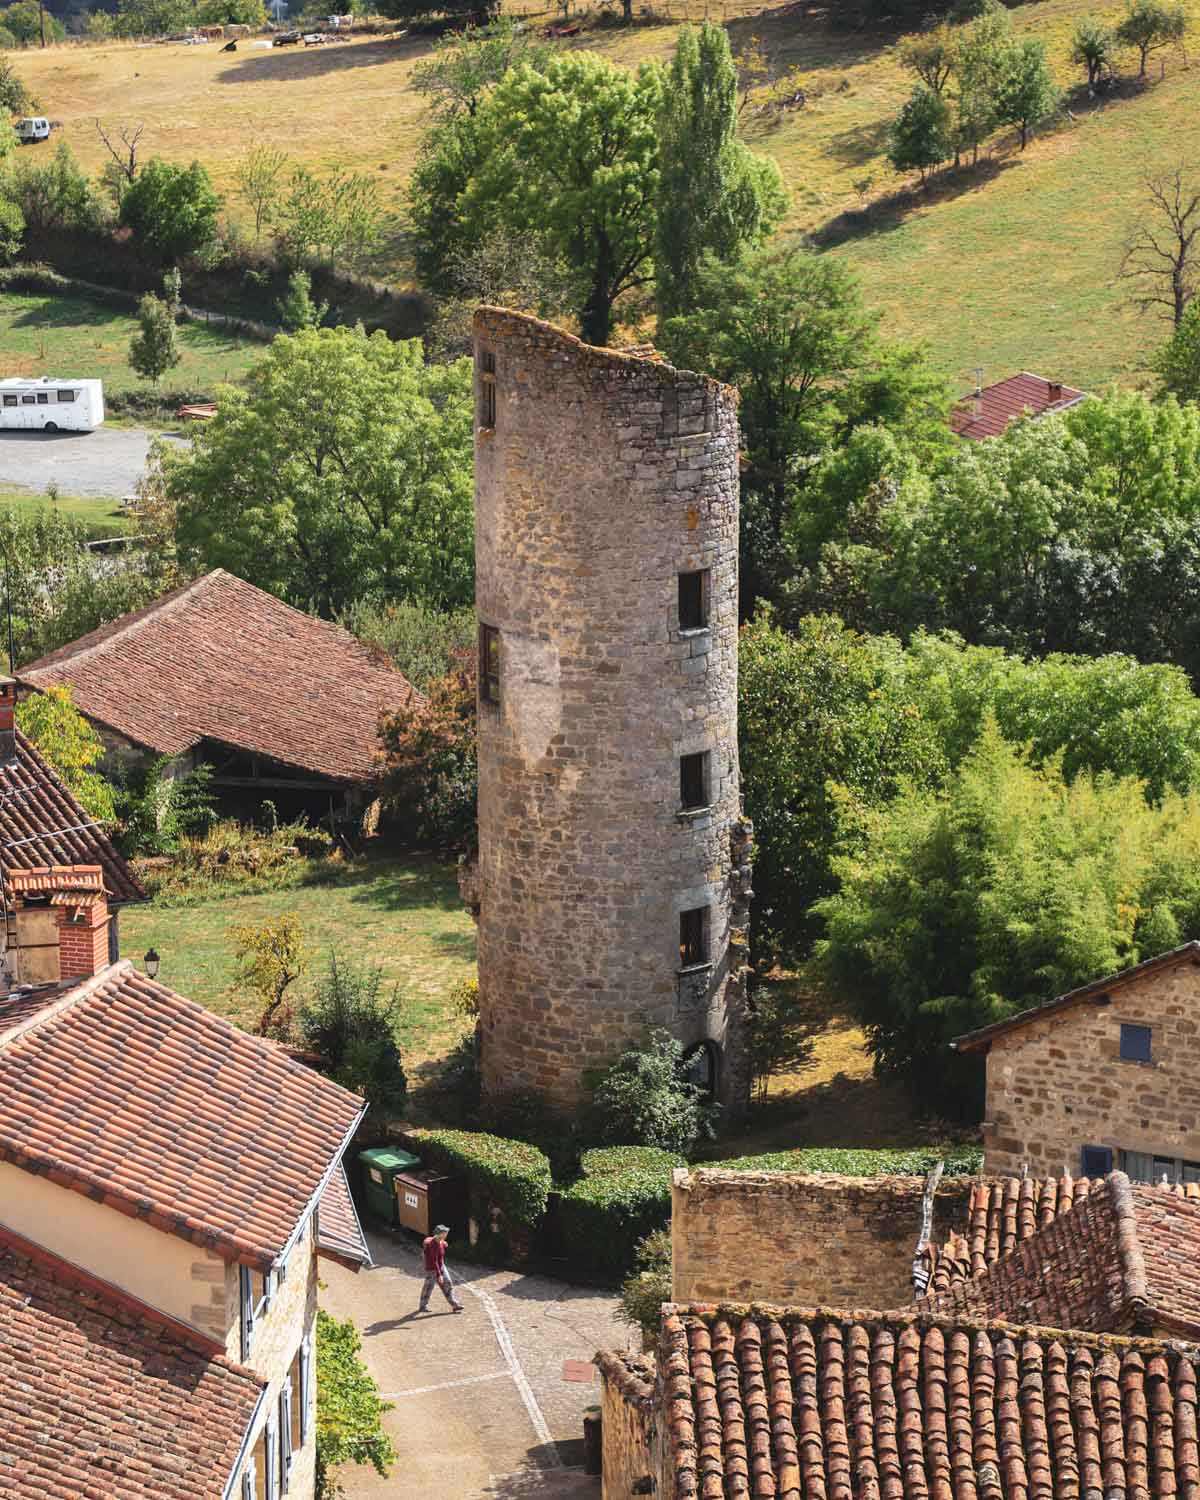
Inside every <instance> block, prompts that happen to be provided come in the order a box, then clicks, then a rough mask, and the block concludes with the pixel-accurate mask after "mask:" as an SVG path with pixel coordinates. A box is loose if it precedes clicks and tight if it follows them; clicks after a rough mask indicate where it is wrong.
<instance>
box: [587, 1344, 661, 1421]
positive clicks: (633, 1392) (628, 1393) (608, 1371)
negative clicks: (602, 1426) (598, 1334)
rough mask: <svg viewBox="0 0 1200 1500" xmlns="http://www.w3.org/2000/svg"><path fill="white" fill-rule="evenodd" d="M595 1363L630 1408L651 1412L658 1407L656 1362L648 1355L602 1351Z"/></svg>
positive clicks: (622, 1351)
mask: <svg viewBox="0 0 1200 1500" xmlns="http://www.w3.org/2000/svg"><path fill="white" fill-rule="evenodd" d="M592 1363H593V1364H594V1365H595V1366H596V1367H597V1369H598V1370H599V1371H600V1374H601V1376H602V1377H603V1378H604V1379H605V1380H606V1381H608V1383H609V1384H610V1385H611V1386H612V1387H613V1388H614V1389H615V1390H618V1391H620V1393H621V1395H622V1397H623V1398H624V1399H625V1400H626V1401H627V1402H628V1403H629V1404H630V1406H637V1407H640V1408H641V1409H642V1410H643V1411H650V1410H652V1409H653V1407H654V1406H655V1405H656V1404H657V1399H658V1397H657V1392H656V1391H655V1387H654V1362H653V1360H652V1359H650V1357H649V1356H648V1355H645V1354H629V1353H627V1352H625V1351H624V1350H621V1351H618V1352H614V1351H612V1350H610V1349H602V1350H601V1351H600V1352H599V1354H597V1355H596V1356H595V1357H594V1358H593V1360H592Z"/></svg>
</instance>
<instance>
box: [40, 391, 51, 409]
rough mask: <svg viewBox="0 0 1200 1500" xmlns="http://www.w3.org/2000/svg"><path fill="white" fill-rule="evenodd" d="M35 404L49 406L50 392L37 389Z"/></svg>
mask: <svg viewBox="0 0 1200 1500" xmlns="http://www.w3.org/2000/svg"><path fill="white" fill-rule="evenodd" d="M37 404H38V405H39V406H49V405H50V393H49V392H48V391H39V392H38V398H37Z"/></svg>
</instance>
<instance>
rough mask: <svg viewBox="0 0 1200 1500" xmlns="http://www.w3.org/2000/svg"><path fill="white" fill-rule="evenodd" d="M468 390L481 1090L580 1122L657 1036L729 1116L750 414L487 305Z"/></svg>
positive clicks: (736, 1038)
mask: <svg viewBox="0 0 1200 1500" xmlns="http://www.w3.org/2000/svg"><path fill="white" fill-rule="evenodd" d="M475 375H476V399H477V404H478V411H477V421H476V444H475V495H476V537H475V541H476V608H477V614H478V617H479V662H480V667H479V761H478V763H479V862H478V868H477V871H475V872H470V873H469V876H468V879H467V880H465V881H464V890H465V892H466V891H467V890H468V889H469V895H468V899H469V900H470V902H471V904H472V906H473V907H474V908H475V910H476V912H477V915H478V920H479V1010H480V1019H481V1033H480V1035H481V1040H482V1053H481V1060H482V1073H483V1085H484V1088H485V1090H486V1091H488V1092H489V1093H492V1094H496V1093H499V1092H503V1091H508V1090H528V1091H533V1092H536V1093H539V1094H541V1095H542V1096H543V1097H544V1098H545V1099H546V1100H547V1101H548V1102H549V1103H550V1104H551V1105H552V1106H554V1107H556V1108H558V1109H560V1110H563V1111H569V1110H570V1109H571V1108H572V1107H573V1106H574V1105H576V1104H577V1103H578V1102H579V1100H580V1098H581V1097H582V1096H583V1094H584V1092H585V1090H584V1075H585V1073H586V1072H587V1071H588V1070H589V1069H593V1068H597V1067H603V1066H604V1065H605V1064H606V1063H608V1062H611V1061H612V1060H613V1059H614V1058H615V1057H616V1056H617V1055H618V1054H619V1053H620V1052H621V1050H622V1049H623V1048H624V1047H626V1046H628V1045H630V1044H633V1043H636V1042H638V1041H640V1040H642V1039H643V1038H644V1036H645V1033H646V1030H647V1028H648V1027H661V1028H664V1029H666V1030H668V1031H670V1032H671V1033H672V1034H673V1035H674V1036H676V1037H677V1038H678V1039H679V1041H681V1042H682V1043H683V1044H684V1046H685V1047H686V1048H687V1049H688V1053H689V1057H690V1064H691V1069H692V1076H693V1078H694V1080H695V1081H696V1082H697V1083H698V1084H699V1085H700V1086H702V1087H703V1088H705V1089H706V1090H707V1091H708V1092H709V1093H710V1094H711V1095H715V1096H716V1097H718V1098H720V1099H721V1100H722V1101H723V1102H724V1104H725V1105H726V1107H727V1109H728V1110H733V1111H736V1109H737V1107H738V1106H739V1105H740V1104H741V1102H742V1101H743V1100H744V1099H745V1098H746V1097H747V1094H748V1087H749V1084H748V1076H747V1070H746V1065H745V1055H744V1054H745V1048H744V1041H743V1036H742V1030H743V1028H742V1017H743V1013H744V1001H745V981H746V935H745V930H746V923H747V920H748V906H749V897H750V868H749V862H748V851H749V847H750V829H749V826H748V824H746V823H745V822H744V821H743V819H742V815H741V799H740V782H739V767H738V741H737V623H738V618H737V601H738V580H737V567H738V430H737V398H736V394H735V393H734V392H733V391H732V390H730V389H728V388H727V387H725V386H722V385H720V384H718V383H717V382H716V381H713V380H710V379H708V378H707V377H705V376H701V375H695V374H691V373H689V372H687V371H681V370H675V369H673V368H672V367H671V366H670V365H668V364H666V363H664V362H662V361H661V360H657V359H651V358H646V357H642V356H639V355H636V354H630V353H621V352H618V351H615V350H612V349H596V348H591V347H589V346H588V345H586V344H583V343H581V342H580V341H579V340H578V339H576V338H572V337H571V336H570V335H569V334H565V333H563V332H561V331H560V330H558V329H556V328H553V327H551V326H550V325H549V324H547V323H542V322H539V321H538V320H536V319H534V318H529V317H524V316H521V315H518V314H515V313H511V312H505V311H502V310H501V309H498V308H486V307H485V308H482V309H480V310H479V311H478V312H477V313H476V315H475Z"/></svg>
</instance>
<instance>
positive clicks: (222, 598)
mask: <svg viewBox="0 0 1200 1500" xmlns="http://www.w3.org/2000/svg"><path fill="white" fill-rule="evenodd" d="M19 681H20V682H21V683H22V684H24V685H25V686H28V687H34V688H44V687H48V686H49V685H50V684H51V683H65V684H67V685H69V686H70V688H71V690H72V695H73V697H74V701H75V706H76V707H77V708H78V709H79V710H80V712H81V713H83V714H85V715H86V716H87V717H88V718H89V719H92V720H94V721H95V722H96V723H97V724H102V725H104V726H106V727H107V728H109V729H112V730H115V731H116V732H117V733H118V734H120V735H123V736H124V737H125V738H126V739H128V740H132V741H133V742H134V743H135V744H138V745H144V746H145V747H147V748H148V749H150V750H153V751H155V752H156V753H158V754H160V755H178V754H180V753H181V752H182V751H184V750H188V749H190V748H191V747H192V746H194V745H197V744H199V743H200V741H201V740H211V741H214V742H216V743H218V744H221V745H227V746H230V747H232V748H234V749H237V750H243V751H247V752H249V753H251V754H255V755H261V756H264V757H266V758H268V759H270V760H273V761H279V762H282V763H283V764H285V765H288V766H292V767H296V768H299V769H301V770H304V771H308V772H310V773H312V774H314V775H316V776H319V777H322V778H328V779H330V780H334V781H340V782H347V783H357V782H367V781H370V780H372V779H373V778H374V776H375V753H376V728H377V726H378V722H379V715H380V712H381V711H382V710H383V709H385V708H388V709H395V708H398V707H400V706H401V705H402V704H404V703H406V702H408V700H409V698H410V697H411V696H412V692H413V689H412V687H411V685H410V684H409V682H408V680H407V678H405V677H404V676H402V675H401V673H399V672H398V671H396V669H395V668H394V667H392V666H390V665H389V664H387V663H386V662H385V661H384V660H383V659H382V658H381V657H380V655H379V654H378V653H377V652H374V651H371V650H369V649H368V648H367V647H366V646H363V645H362V644H361V643H360V642H359V641H357V640H355V638H354V637H353V636H352V635H351V634H350V633H349V632H348V631H345V630H342V629H341V627H340V626H337V625H331V624H329V623H328V622H327V621H324V620H316V619H314V618H313V617H312V616H311V615H306V614H302V613H301V612H300V611H299V610H296V609H292V608H291V607H290V605H287V604H284V603H282V602H281V601H280V600H279V599H276V598H275V597H274V596H273V595H271V594H267V593H264V592H263V590H262V589H257V588H255V587H254V586H253V584H249V583H244V582H243V581H242V580H241V579H240V578H235V577H234V576H233V575H232V574H231V573H226V572H225V571H224V570H223V569H220V568H218V569H217V570H216V571H215V572H213V573H208V574H206V575H205V576H204V577H203V578H199V579H197V580H196V581H195V582H194V583H190V584H187V585H185V586H184V587H183V588H180V589H176V590H175V591H174V592H173V593H170V594H166V595H165V596H164V597H163V598H161V599H159V600H158V601H157V602H156V603H154V604H152V605H150V606H149V607H148V608H146V609H143V610H138V611H136V612H135V613H134V614H129V615H124V616H123V617H122V618H121V619H119V620H115V621H114V622H113V623H112V624H111V625H104V626H101V628H100V629H99V630H94V631H92V633H91V634H90V635H85V636H83V637H81V639H79V640H77V641H75V642H73V643H72V644H71V645H69V646H64V647H63V648H62V649H61V650H60V651H55V652H52V653H51V654H50V655H49V656H44V657H42V658H41V660H40V661H36V662H33V663H32V664H31V665H30V666H28V667H25V668H24V669H23V670H22V671H21V673H20V674H19Z"/></svg>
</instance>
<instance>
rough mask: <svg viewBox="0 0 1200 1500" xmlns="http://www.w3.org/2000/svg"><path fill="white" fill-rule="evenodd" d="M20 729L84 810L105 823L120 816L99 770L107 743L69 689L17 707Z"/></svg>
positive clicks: (58, 688) (52, 690)
mask: <svg viewBox="0 0 1200 1500" xmlns="http://www.w3.org/2000/svg"><path fill="white" fill-rule="evenodd" d="M17 726H18V728H19V729H20V730H21V732H22V733H23V734H24V735H25V736H26V738H28V739H30V740H32V741H33V743H34V744H35V745H36V746H37V748H38V749H39V750H40V751H41V753H42V755H43V756H44V757H45V759H46V760H48V761H49V762H50V764H51V765H52V766H53V767H54V769H55V770H56V771H57V772H58V774H59V776H60V777H61V778H62V780H63V784H64V785H65V786H66V787H67V789H68V791H70V792H71V793H72V794H73V795H74V797H75V798H76V800H77V801H78V802H79V805H80V806H81V807H82V808H83V810H84V811H85V812H87V813H89V814H90V815H91V816H92V817H93V818H95V819H97V821H99V822H101V823H107V822H111V821H112V819H113V818H114V817H115V816H116V808H115V805H114V802H113V789H112V787H111V785H110V784H109V783H108V782H107V781H105V779H104V777H103V776H102V775H101V774H100V772H99V771H97V770H96V769H95V767H96V766H98V765H99V764H100V762H101V761H102V760H103V759H104V741H103V740H102V739H101V738H100V735H99V733H98V732H97V730H96V729H95V728H94V727H93V726H92V725H91V724H90V723H89V722H88V720H87V719H85V718H84V717H83V715H82V714H81V713H80V712H79V710H78V709H77V708H76V707H75V704H74V701H73V699H72V696H71V689H70V686H69V685H64V684H57V683H55V684H51V686H50V687H48V688H47V689H46V690H45V692H42V693H31V694H30V696H29V697H28V698H25V699H23V700H22V701H21V702H20V703H19V704H18V705H17Z"/></svg>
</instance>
